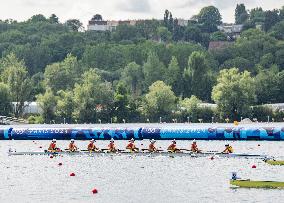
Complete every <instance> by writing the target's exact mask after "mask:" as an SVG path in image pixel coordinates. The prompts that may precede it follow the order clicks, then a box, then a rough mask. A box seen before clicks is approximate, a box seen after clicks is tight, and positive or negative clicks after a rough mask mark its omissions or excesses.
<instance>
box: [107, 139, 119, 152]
mask: <svg viewBox="0 0 284 203" xmlns="http://www.w3.org/2000/svg"><path fill="white" fill-rule="evenodd" d="M107 147H108V150H109V151H110V152H116V151H117V149H116V147H115V144H114V139H113V138H111V140H110V142H109V144H108V146H107Z"/></svg>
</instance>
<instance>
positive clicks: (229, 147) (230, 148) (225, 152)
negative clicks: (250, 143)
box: [222, 144, 234, 154]
mask: <svg viewBox="0 0 284 203" xmlns="http://www.w3.org/2000/svg"><path fill="white" fill-rule="evenodd" d="M233 152H234V150H233V147H232V146H230V145H229V144H226V145H225V150H224V151H223V152H222V153H224V154H230V153H233Z"/></svg>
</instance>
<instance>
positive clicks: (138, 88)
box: [121, 62, 144, 97]
mask: <svg viewBox="0 0 284 203" xmlns="http://www.w3.org/2000/svg"><path fill="white" fill-rule="evenodd" d="M143 79H144V76H143V71H142V68H141V66H140V65H138V64H136V63H135V62H131V63H129V64H128V65H127V66H126V67H125V68H124V70H123V71H122V74H121V80H122V81H124V82H125V84H126V86H128V87H129V89H130V92H131V94H132V95H133V96H134V97H137V96H139V95H140V94H141V93H142V85H143V84H142V82H143Z"/></svg>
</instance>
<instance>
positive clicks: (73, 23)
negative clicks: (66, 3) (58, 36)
mask: <svg viewBox="0 0 284 203" xmlns="http://www.w3.org/2000/svg"><path fill="white" fill-rule="evenodd" d="M65 24H66V26H67V27H69V28H70V30H72V31H75V32H78V31H80V30H81V29H83V23H81V22H80V20H78V19H69V20H67V21H66V23H65Z"/></svg>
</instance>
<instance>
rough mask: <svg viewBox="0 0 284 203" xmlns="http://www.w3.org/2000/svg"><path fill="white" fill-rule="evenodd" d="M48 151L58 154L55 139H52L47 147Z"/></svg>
mask: <svg viewBox="0 0 284 203" xmlns="http://www.w3.org/2000/svg"><path fill="white" fill-rule="evenodd" d="M48 151H53V152H60V151H61V150H60V149H59V148H58V147H57V146H56V139H53V140H52V141H51V143H50V145H49V147H48Z"/></svg>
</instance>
